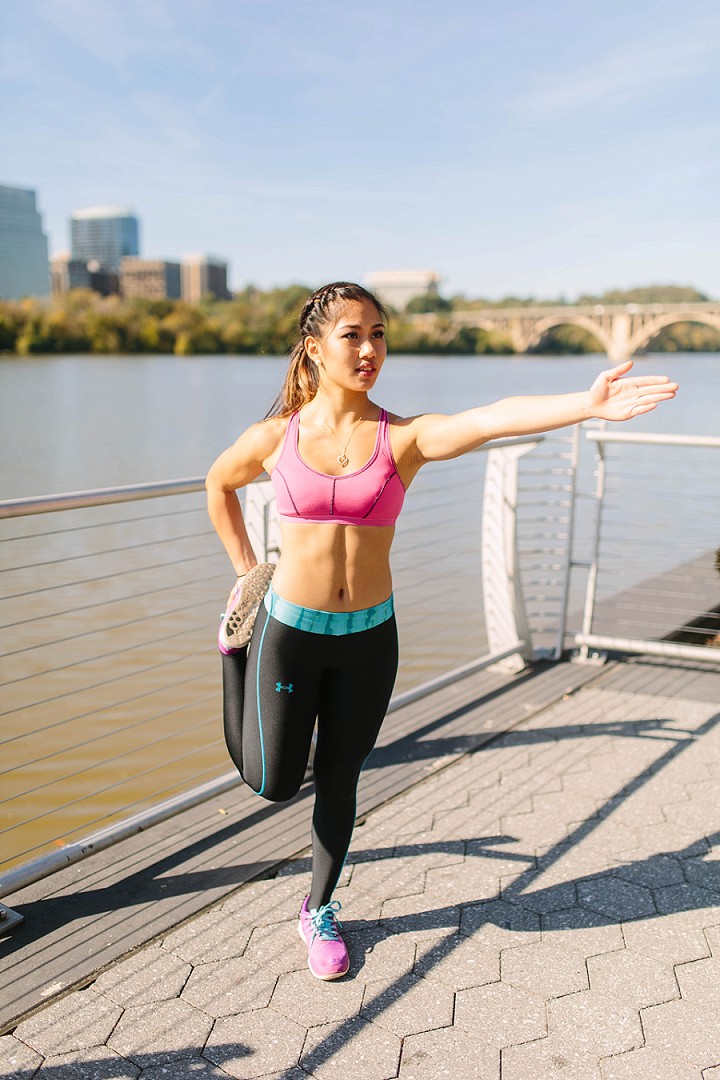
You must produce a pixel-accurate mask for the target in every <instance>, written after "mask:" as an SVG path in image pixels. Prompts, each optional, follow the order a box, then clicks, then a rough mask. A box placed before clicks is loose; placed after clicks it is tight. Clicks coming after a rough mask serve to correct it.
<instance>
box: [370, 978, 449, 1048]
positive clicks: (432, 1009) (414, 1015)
mask: <svg viewBox="0 0 720 1080" xmlns="http://www.w3.org/2000/svg"><path fill="white" fill-rule="evenodd" d="M362 1015H363V1016H364V1017H365V1019H366V1020H372V1021H373V1023H375V1024H379V1025H380V1026H381V1027H384V1028H387V1030H388V1031H392V1032H393V1034H395V1035H397V1036H398V1037H399V1038H401V1039H402V1038H404V1037H405V1036H406V1035H414V1034H416V1033H417V1032H419V1031H431V1030H432V1029H433V1028H441V1027H446V1026H447V1025H448V1024H452V1020H453V992H452V990H450V989H449V988H448V987H446V986H442V985H441V984H440V983H431V982H428V981H427V980H425V979H420V978H418V976H417V975H412V974H407V975H401V976H400V978H399V979H388V980H385V981H381V980H378V981H377V982H372V983H370V984H369V985H368V987H367V990H366V992H365V997H364V999H363V1004H362Z"/></svg>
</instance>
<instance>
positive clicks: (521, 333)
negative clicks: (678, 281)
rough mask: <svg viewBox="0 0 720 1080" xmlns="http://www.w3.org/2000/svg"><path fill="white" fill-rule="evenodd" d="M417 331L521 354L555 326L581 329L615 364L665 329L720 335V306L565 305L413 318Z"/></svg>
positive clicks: (712, 304) (510, 308)
mask: <svg viewBox="0 0 720 1080" xmlns="http://www.w3.org/2000/svg"><path fill="white" fill-rule="evenodd" d="M412 322H413V323H414V324H415V325H416V326H425V327H427V329H431V328H436V327H437V326H438V325H440V326H442V327H443V332H442V340H444V341H450V340H452V338H453V337H454V335H455V334H456V333H457V332H458V330H460V329H461V328H462V327H468V328H472V329H478V330H490V331H496V332H499V333H503V334H505V335H506V336H507V337H508V338H509V339H510V341H511V343H512V346H513V348H514V349H515V351H516V352H518V353H526V352H528V351H529V350H530V349H533V348H535V347H536V346H537V345H538V344H539V343H540V341H542V339H543V337H545V335H546V334H547V333H548V332H549V331H550V330H553V329H554V328H555V327H556V326H579V327H582V329H583V330H587V331H588V333H589V334H592V336H593V337H594V338H595V339H596V340H597V341H598V342H599V344H600V345H601V346H602V348H603V349H604V351H605V352H606V353H607V355H608V357H609V359H610V360H611V361H612V362H613V363H616V364H619V363H622V362H623V361H624V360H629V359H630V357H631V356H633V355H634V354H635V353H637V352H639V351H640V350H641V349H644V348H645V347H646V346H647V345H648V344H649V343H650V342H651V341H652V339H653V338H654V337H656V336H657V335H658V334H659V333H660V331H661V330H664V329H665V327H666V326H671V325H672V324H673V323H684V322H694V323H702V324H703V325H705V326H711V327H713V328H714V329H715V330H718V331H720V302H717V301H716V302H705V303H676V304H588V305H586V306H580V305H577V306H575V305H571V304H563V305H558V306H557V307H505V308H479V309H477V310H473V311H454V312H452V313H451V314H450V315H437V314H435V313H432V314H426V315H414V316H412Z"/></svg>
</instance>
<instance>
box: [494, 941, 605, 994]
mask: <svg viewBox="0 0 720 1080" xmlns="http://www.w3.org/2000/svg"><path fill="white" fill-rule="evenodd" d="M500 970H501V972H502V981H503V982H504V983H508V984H509V985H510V986H518V987H520V988H521V989H523V990H527V991H529V992H530V993H531V994H537V995H538V997H542V998H553V997H560V995H561V994H571V993H573V991H575V990H587V989H588V987H589V983H588V976H587V970H586V968H585V957H584V956H583V955H582V953H579V952H575V951H572V950H568V949H562V948H559V947H558V945H557V943H556V942H552V943H549V942H547V941H534V942H533V943H532V945H519V946H518V947H517V948H516V949H503V952H502V958H501V963H500Z"/></svg>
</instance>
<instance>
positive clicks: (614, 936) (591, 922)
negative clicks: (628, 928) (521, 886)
mask: <svg viewBox="0 0 720 1080" xmlns="http://www.w3.org/2000/svg"><path fill="white" fill-rule="evenodd" d="M540 925H541V927H542V934H541V938H542V940H543V941H547V942H553V941H555V942H558V943H559V944H560V945H562V946H563V947H565V948H571V949H575V950H576V951H577V952H581V953H582V954H583V955H584V956H594V955H595V954H597V953H604V952H615V951H616V950H617V949H624V948H625V939H624V938H623V933H622V930H621V928H620V925H619V924H618V923H616V922H614V921H612V920H611V919H607V918H606V917H605V916H604V915H600V914H598V913H597V912H595V911H590V910H589V909H588V908H581V907H572V908H568V909H567V910H566V911H549V912H548V913H547V915H541V917H540Z"/></svg>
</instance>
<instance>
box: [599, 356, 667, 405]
mask: <svg viewBox="0 0 720 1080" xmlns="http://www.w3.org/2000/svg"><path fill="white" fill-rule="evenodd" d="M632 366H633V362H632V360H626V361H625V363H624V364H618V366H617V367H614V368H610V369H609V370H608V371H603V372H601V373H600V375H598V377H597V379H596V380H595V382H594V383H593V384H592V386H591V387H590V403H591V405H592V408H593V415H594V416H596V417H597V418H598V419H599V420H629V419H630V418H631V417H633V416H640V415H641V413H646V412H651V411H652V410H653V409H654V408H655V407H656V406H657V405H658V404H659V402H661V401H667V400H669V399H670V398H674V397H675V394H676V393H677V389H678V384H677V383H674V382H670V379H669V378H668V377H667V375H631V376H630V377H629V378H628V377H626V376H628V373H629V371H630V369H631V367H632Z"/></svg>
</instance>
